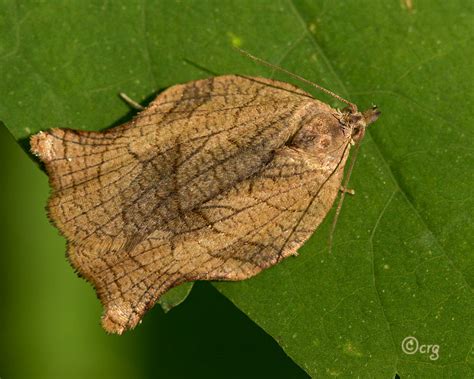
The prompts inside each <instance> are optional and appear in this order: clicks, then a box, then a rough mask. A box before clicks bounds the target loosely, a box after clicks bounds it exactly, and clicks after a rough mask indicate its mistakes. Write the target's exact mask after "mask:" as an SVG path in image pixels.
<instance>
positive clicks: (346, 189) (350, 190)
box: [339, 186, 355, 195]
mask: <svg viewBox="0 0 474 379" xmlns="http://www.w3.org/2000/svg"><path fill="white" fill-rule="evenodd" d="M339 191H341V192H345V193H347V194H348V195H355V190H354V189H353V188H346V187H344V186H341V187H339Z"/></svg>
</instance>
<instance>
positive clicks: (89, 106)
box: [0, 0, 474, 377]
mask: <svg viewBox="0 0 474 379" xmlns="http://www.w3.org/2000/svg"><path fill="white" fill-rule="evenodd" d="M410 4H412V5H410ZM2 7H3V9H2V11H1V12H0V15H1V16H0V17H1V19H0V22H1V27H0V28H1V32H2V33H1V35H2V37H1V39H0V44H1V45H0V69H1V72H2V81H1V82H0V90H1V93H2V96H1V98H0V119H2V120H3V121H4V122H5V124H6V125H7V127H8V128H9V129H10V131H11V132H12V133H13V134H14V136H15V137H16V138H17V139H19V140H20V141H21V140H23V141H24V139H25V138H26V137H27V136H28V135H30V134H31V133H33V132H36V131H38V130H41V129H47V128H51V127H71V128H78V129H92V130H97V129H102V128H105V127H108V126H111V125H116V124H117V123H119V122H120V121H123V120H124V119H127V118H129V117H130V115H131V113H130V112H129V109H128V108H127V106H126V105H125V104H123V103H122V102H121V101H120V100H119V99H118V98H117V93H118V92H120V91H123V92H126V93H127V94H128V95H129V96H130V97H132V98H134V99H137V100H139V101H141V102H144V103H146V101H145V100H146V99H150V97H151V96H152V95H153V94H154V93H156V91H157V90H159V89H162V88H165V87H168V86H170V85H172V84H176V83H182V82H186V81H189V80H195V79H198V78H202V77H206V76H208V75H210V72H211V73H215V74H224V73H240V74H248V75H262V76H267V77H271V76H274V77H277V78H278V79H280V80H285V81H291V82H293V80H292V79H291V78H288V77H286V76H285V75H283V74H280V73H277V72H273V71H272V70H269V69H267V68H266V67H262V66H259V65H258V64H256V63H255V62H253V61H249V60H247V59H245V58H244V57H242V56H240V55H239V54H237V53H235V51H234V50H232V49H231V46H232V45H239V46H240V47H242V48H244V49H247V50H249V51H250V52H252V53H255V54H257V55H259V56H260V57H262V58H264V59H266V60H268V61H270V62H273V63H275V64H278V65H280V66H282V67H284V68H286V69H289V70H291V71H293V72H295V73H298V74H300V75H302V76H304V77H306V78H308V79H310V80H313V81H315V82H317V83H319V84H321V85H323V86H325V87H327V88H329V89H331V90H333V91H334V92H336V93H338V94H340V95H342V96H344V97H346V98H348V99H350V100H351V101H353V102H355V103H356V104H358V105H359V108H361V109H363V108H367V107H369V106H370V105H371V103H372V102H375V103H376V104H377V105H378V106H379V107H380V109H381V110H382V117H381V118H380V119H379V121H378V122H377V123H376V124H374V125H373V126H371V128H370V130H369V131H368V135H367V137H366V138H365V140H364V142H363V146H362V147H361V153H360V155H359V159H358V162H357V164H356V168H355V170H354V173H353V175H352V179H351V187H352V188H355V190H356V195H355V196H354V197H350V198H346V200H345V203H344V207H343V211H342V214H341V217H340V219H339V222H338V225H337V228H336V232H335V242H334V243H335V245H334V248H333V252H332V254H329V253H328V251H327V238H328V234H329V223H330V222H325V223H324V224H323V225H322V226H321V227H320V228H319V229H318V230H317V231H316V233H315V234H314V236H313V237H312V238H311V240H310V241H309V242H308V243H307V244H306V245H305V247H304V248H302V249H301V250H300V256H299V257H296V258H291V259H288V260H286V261H285V262H283V263H281V264H279V265H277V266H276V267H274V268H272V269H270V270H267V271H265V272H263V273H262V274H260V275H258V276H256V277H255V278H253V279H250V280H247V281H243V282H237V283H216V287H217V288H218V289H219V291H221V292H222V293H223V294H224V295H226V296H227V297H228V298H229V299H231V300H232V301H233V302H234V303H235V304H236V305H237V306H238V307H239V308H240V309H241V310H243V311H244V312H245V313H246V314H247V315H248V316H249V317H250V318H251V319H252V320H254V321H255V322H256V323H257V324H258V325H260V326H261V327H262V328H263V329H264V330H265V331H267V332H268V333H269V334H270V335H271V336H273V337H274V338H275V340H276V341H277V342H278V343H279V344H280V345H281V346H282V347H283V349H284V350H285V351H286V352H287V354H288V355H289V356H290V357H291V358H292V359H293V360H295V361H296V362H297V363H298V364H299V365H300V366H301V367H303V368H304V369H305V370H306V371H307V372H308V373H309V374H310V375H313V376H318V377H325V376H339V375H341V376H345V377H356V376H361V377H367V376H375V377H393V375H394V374H395V373H398V374H399V375H400V376H401V377H408V376H414V377H420V376H423V377H427V376H434V377H440V376H447V377H472V376H473V361H474V359H473V357H472V352H471V351H472V341H473V337H474V330H473V328H474V327H473V323H472V321H471V320H472V319H473V318H474V317H473V316H474V315H473V309H474V302H473V296H472V295H473V293H472V285H473V281H474V261H473V258H472V246H474V237H473V233H472V230H473V221H472V216H471V215H472V209H473V197H472V185H473V183H474V177H473V170H472V166H473V163H474V159H473V150H472V146H473V142H474V141H473V135H474V133H473V131H474V130H473V129H474V128H473V124H472V119H473V117H472V116H473V111H472V109H473V107H472V104H473V102H472V100H473V84H474V83H473V73H472V72H473V71H472V56H473V54H474V51H473V47H472V46H473V44H472V37H473V35H472V23H473V21H474V17H473V14H474V12H473V4H472V2H468V1H461V0H453V1H445V0H432V1H427V0H424V1H422V0H419V1H417V0H415V1H410V2H409V1H401V0H400V1H391V2H388V1H377V0H364V1H337V2H336V1H329V0H326V1H318V2H312V1H309V0H308V1H300V0H294V1H291V0H288V1H270V0H268V1H251V0H248V1H238V2H237V1H235V2H234V1H226V2H221V1H207V2H198V1H187V2H174V1H146V2H140V3H135V2H126V1H116V2H109V3H99V2H93V1H89V2H65V3H55V2H54V3H44V4H43V3H36V2H32V3H30V2H21V4H18V5H17V4H16V3H14V2H11V3H10V2H6V3H3V6H2ZM303 87H304V88H306V89H308V87H307V86H303ZM308 90H310V91H312V92H313V93H314V95H315V96H316V97H318V98H321V99H324V100H325V101H328V102H329V103H330V104H331V105H340V104H337V102H335V101H334V100H333V99H331V98H328V97H327V96H323V95H321V94H320V93H318V92H317V91H316V90H314V91H313V90H312V89H310V88H309V89H308ZM127 112H128V113H127ZM24 146H26V144H24ZM331 216H332V215H330V217H329V221H330V220H331V218H332V217H331ZM326 221H328V220H326ZM229 327H231V326H229ZM410 336H413V337H415V338H416V339H417V341H418V343H419V345H418V350H417V351H416V352H415V353H414V354H407V353H405V352H404V351H403V350H402V341H403V340H404V339H405V338H406V337H410ZM429 345H431V346H430V347H429V348H428V346H429ZM433 345H438V346H439V351H438V354H434V352H433V351H430V352H427V350H428V349H430V350H432V349H433ZM470 354H471V355H470Z"/></svg>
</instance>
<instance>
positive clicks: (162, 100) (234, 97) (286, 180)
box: [31, 75, 379, 334]
mask: <svg viewBox="0 0 474 379" xmlns="http://www.w3.org/2000/svg"><path fill="white" fill-rule="evenodd" d="M335 96H336V95H335ZM336 97H337V96H336ZM338 98H339V97H338ZM339 99H340V98H339ZM343 101H344V100H343ZM348 104H349V107H348V108H347V109H344V110H338V109H334V108H332V107H330V106H329V105H328V104H325V103H323V102H321V101H318V100H317V99H315V98H314V97H313V96H312V95H310V94H309V93H307V92H305V91H303V90H301V89H300V88H298V87H296V86H294V85H291V84H288V83H284V82H280V81H276V80H270V79H265V78H261V77H246V76H238V75H225V76H217V77H211V78H208V79H204V80H197V81H193V82H189V83H186V84H180V85H175V86H173V87H170V88H169V89H167V90H166V91H164V92H162V93H161V94H159V95H158V96H157V97H156V99H155V100H154V101H152V102H151V103H150V104H149V105H148V106H147V107H146V108H145V109H144V110H143V111H142V112H140V113H138V114H137V115H136V116H135V117H134V118H133V119H132V120H131V121H129V122H126V123H125V124H123V125H120V126H117V127H114V128H111V129H109V130H105V131H103V132H92V131H81V130H71V129H50V130H48V131H44V132H40V133H38V134H36V135H33V136H32V137H31V150H32V152H33V153H34V154H36V155H37V156H38V157H39V158H40V160H41V161H42V162H43V163H44V166H45V169H46V171H47V174H48V176H49V179H50V185H51V189H52V190H51V191H52V192H51V196H50V199H49V202H48V212H49V217H50V219H51V221H52V222H53V223H54V225H55V226H56V227H57V228H58V229H59V231H60V232H61V234H62V235H63V236H64V237H65V238H66V239H67V242H68V247H67V250H68V253H67V256H68V259H69V261H70V263H71V265H72V266H73V267H74V269H75V270H76V271H77V273H78V274H79V275H80V276H82V277H84V278H85V279H86V280H87V281H89V282H90V283H91V284H92V285H93V287H94V288H95V290H96V292H97V295H98V298H99V299H100V301H101V303H102V304H103V306H104V312H103V316H102V325H103V327H104V328H105V330H106V331H108V332H111V333H119V334H121V333H122V332H123V331H125V330H128V329H130V328H133V327H135V326H136V325H137V323H138V322H139V321H140V320H141V318H142V317H143V315H144V314H145V312H146V311H147V310H148V309H150V308H151V307H153V305H154V304H155V302H156V301H157V299H159V297H160V296H161V295H162V294H163V293H165V292H166V291H167V290H169V289H170V288H172V287H174V286H177V285H179V284H181V283H183V282H186V281H194V280H242V279H246V278H250V277H252V276H254V275H256V274H258V273H259V272H261V271H262V270H264V269H266V268H268V267H271V266H273V265H275V264H277V263H278V262H280V261H282V260H283V259H285V258H286V257H288V256H291V255H295V254H296V253H297V250H298V248H299V247H300V246H301V245H302V244H303V243H304V242H305V241H306V240H307V239H308V238H309V237H310V236H311V234H312V233H313V232H314V230H315V229H316V228H317V227H318V225H319V224H320V223H321V222H322V220H323V219H324V217H325V216H326V214H327V213H328V211H329V209H330V208H331V206H332V205H333V202H334V200H335V198H336V196H337V194H338V192H339V190H340V188H341V181H342V179H343V173H344V167H345V165H346V162H347V160H348V156H349V151H350V149H351V147H352V146H353V145H354V144H357V143H358V142H359V141H360V140H361V139H362V138H363V136H364V132H365V129H366V127H367V125H369V124H371V123H372V122H374V121H375V120H376V119H377V118H378V116H379V111H378V110H377V109H376V108H372V109H369V110H367V111H365V112H359V111H358V110H357V107H356V106H355V105H353V104H351V103H348Z"/></svg>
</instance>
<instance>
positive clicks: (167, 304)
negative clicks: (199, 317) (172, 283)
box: [158, 282, 193, 312]
mask: <svg viewBox="0 0 474 379" xmlns="http://www.w3.org/2000/svg"><path fill="white" fill-rule="evenodd" d="M192 289H193V283H192V282H191V283H183V284H181V285H179V286H178V287H174V288H171V289H170V290H169V291H168V292H166V293H165V294H164V295H163V296H161V297H160V298H159V300H158V303H159V304H160V305H161V308H163V310H164V311H165V312H169V311H170V310H171V309H173V308H174V307H176V306H178V305H179V304H181V303H182V302H183V301H184V300H186V298H187V297H188V295H189V293H190V292H191V290H192Z"/></svg>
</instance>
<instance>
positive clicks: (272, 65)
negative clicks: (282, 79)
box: [233, 46, 357, 113]
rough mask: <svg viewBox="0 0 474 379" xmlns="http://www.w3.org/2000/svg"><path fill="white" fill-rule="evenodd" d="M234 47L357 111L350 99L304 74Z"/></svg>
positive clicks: (244, 54)
mask: <svg viewBox="0 0 474 379" xmlns="http://www.w3.org/2000/svg"><path fill="white" fill-rule="evenodd" d="M233 48H234V49H235V50H237V51H238V52H239V53H240V54H242V55H243V56H245V57H247V58H250V59H252V60H253V61H255V62H257V63H260V64H262V65H264V66H268V67H270V68H272V69H274V70H277V71H280V72H283V73H285V74H287V75H289V76H291V77H292V78H294V79H297V80H299V81H301V82H303V83H306V84H309V85H310V86H312V87H315V88H317V89H319V90H320V91H322V92H324V93H326V94H328V95H329V96H332V97H334V98H335V99H337V100H339V101H340V102H342V103H344V104H347V105H349V106H350V107H351V110H352V112H353V113H355V112H357V105H355V104H353V103H351V102H350V101H348V100H346V99H344V98H342V97H341V96H339V95H337V94H335V93H334V92H332V91H330V90H328V89H326V88H324V87H321V86H320V85H319V84H316V83H313V82H311V81H309V80H308V79H305V78H303V77H302V76H299V75H297V74H294V73H292V72H291V71H288V70H286V69H284V68H282V67H279V66H277V65H275V64H273V63H270V62H267V61H266V60H263V59H262V58H259V57H256V56H255V55H252V54H250V53H249V52H248V51H246V50H242V49H240V48H238V47H235V46H234V47H233Z"/></svg>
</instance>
